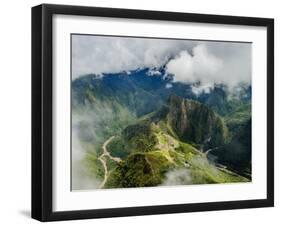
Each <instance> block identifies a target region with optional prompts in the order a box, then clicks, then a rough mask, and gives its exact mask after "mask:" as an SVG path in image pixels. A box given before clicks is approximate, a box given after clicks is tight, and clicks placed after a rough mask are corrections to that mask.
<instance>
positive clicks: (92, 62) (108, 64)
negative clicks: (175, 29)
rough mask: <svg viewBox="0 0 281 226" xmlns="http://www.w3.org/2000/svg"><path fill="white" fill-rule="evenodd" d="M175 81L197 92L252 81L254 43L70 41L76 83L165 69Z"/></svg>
mask: <svg viewBox="0 0 281 226" xmlns="http://www.w3.org/2000/svg"><path fill="white" fill-rule="evenodd" d="M165 64H166V66H167V68H166V71H167V73H170V74H173V75H174V82H184V83H192V84H193V88H192V90H193V91H194V93H200V92H202V91H203V90H204V91H205V92H207V91H208V90H209V89H210V88H212V87H213V86H214V84H225V85H227V86H228V87H230V88H233V87H235V86H237V85H238V84H239V83H246V84H250V82H251V66H252V65H251V44H250V43H232V42H215V41H192V40H172V39H152V38H131V37H113V36H92V35H73V36H72V78H73V79H75V78H77V77H79V76H82V75H85V74H89V73H94V74H100V75H101V74H103V73H118V72H122V71H125V72H129V71H130V70H135V69H138V68H144V67H148V68H150V69H151V70H150V72H149V73H150V75H155V74H157V73H158V70H157V68H159V67H161V66H163V65H165Z"/></svg>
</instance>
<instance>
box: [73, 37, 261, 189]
mask: <svg viewBox="0 0 281 226" xmlns="http://www.w3.org/2000/svg"><path fill="white" fill-rule="evenodd" d="M70 40H71V41H70V45H71V66H70V67H71V68H70V71H71V73H70V76H71V100H70V101H71V151H70V161H71V175H70V181H71V183H70V185H71V188H70V189H71V191H82V190H93V189H117V188H118V189H125V188H144V187H159V186H192V185H196V186H204V185H206V184H209V185H210V184H229V183H249V182H251V181H252V124H251V120H252V43H251V42H237V41H236V42H232V41H217V40H199V39H198V40H196V39H173V38H163V37H133V36H114V35H101V34H98V35H96V34H79V33H72V34H71V35H70ZM255 151H258V150H255Z"/></svg>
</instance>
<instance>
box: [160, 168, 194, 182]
mask: <svg viewBox="0 0 281 226" xmlns="http://www.w3.org/2000/svg"><path fill="white" fill-rule="evenodd" d="M188 184H192V178H191V176H190V172H189V170H188V169H175V170H171V171H169V172H168V173H167V174H166V179H165V181H164V182H163V183H162V184H161V185H163V186H169V185H188Z"/></svg>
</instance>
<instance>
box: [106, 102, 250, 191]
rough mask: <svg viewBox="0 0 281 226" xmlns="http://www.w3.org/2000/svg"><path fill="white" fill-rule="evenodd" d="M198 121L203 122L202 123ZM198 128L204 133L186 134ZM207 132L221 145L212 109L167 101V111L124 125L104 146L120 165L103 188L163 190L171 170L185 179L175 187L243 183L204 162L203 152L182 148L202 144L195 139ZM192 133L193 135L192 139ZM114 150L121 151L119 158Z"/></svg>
mask: <svg viewBox="0 0 281 226" xmlns="http://www.w3.org/2000/svg"><path fill="white" fill-rule="evenodd" d="M195 114H197V115H201V116H200V117H202V120H201V121H200V120H196V119H195V116H194V115H195ZM175 115H176V116H177V117H179V118H180V122H181V123H182V124H183V125H184V129H183V130H181V128H178V127H177V125H175V124H174V123H175V122H174V121H173V117H174V116H175ZM200 117H199V118H200ZM204 117H205V118H206V119H207V120H206V122H203V118H204ZM200 123H203V125H200ZM199 126H202V127H205V128H204V129H203V128H201V129H199V130H198V131H197V130H194V129H193V130H192V129H190V128H192V127H193V128H199ZM187 128H189V129H187ZM202 130H204V131H203V132H202ZM208 131H210V134H211V133H212V132H214V131H216V134H215V136H214V137H215V138H216V139H214V140H217V139H218V138H219V139H218V140H219V143H220V144H222V143H223V142H224V141H225V134H226V131H225V127H224V125H223V121H222V120H221V119H220V118H219V116H217V115H216V114H215V113H214V112H213V111H212V110H210V109H208V108H205V107H203V106H202V105H201V104H200V103H197V102H194V101H190V100H184V99H181V98H178V97H171V98H170V99H169V102H168V105H167V106H165V107H164V108H162V109H161V110H159V111H157V112H155V113H153V114H150V115H149V116H148V117H144V119H142V120H140V121H139V122H138V123H136V124H134V125H130V126H128V127H127V128H126V129H124V131H123V132H122V135H121V136H120V137H118V138H116V140H115V143H114V144H113V145H111V146H110V145H109V151H110V152H111V154H112V155H113V156H116V153H117V156H119V157H121V156H122V157H123V161H121V162H120V163H119V164H118V165H117V167H116V168H115V169H114V170H113V171H111V173H110V175H109V178H108V180H107V183H106V184H105V187H107V188H112V187H145V186H156V185H162V184H163V185H165V184H166V180H167V177H168V175H169V174H170V173H171V172H174V171H177V170H186V172H187V173H186V174H185V176H188V180H187V179H185V178H182V180H179V181H178V182H177V183H179V184H204V183H227V182H241V181H247V179H246V178H244V177H241V176H239V175H237V174H235V173H233V172H231V171H229V170H227V169H226V168H222V167H217V166H216V165H214V164H212V163H210V162H209V161H208V159H207V156H206V154H205V153H203V152H201V151H199V150H198V149H197V148H196V147H195V146H193V145H191V144H189V143H188V142H189V141H191V142H194V143H195V142H196V143H198V142H203V141H204V139H205V137H200V136H199V135H200V134H201V133H205V132H208ZM189 133H190V134H189ZM194 133H195V134H197V133H198V135H197V136H193V135H192V134H194ZM210 134H209V135H210ZM194 137H195V138H197V139H198V140H195V138H194ZM217 137H218V138H217ZM210 140H212V139H210ZM211 144H212V145H214V144H215V143H214V142H213V143H211ZM120 147H122V148H123V153H122V154H121V155H120ZM124 153H125V154H124Z"/></svg>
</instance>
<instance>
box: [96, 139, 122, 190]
mask: <svg viewBox="0 0 281 226" xmlns="http://www.w3.org/2000/svg"><path fill="white" fill-rule="evenodd" d="M114 138H115V136H112V137H110V138H108V139H107V140H106V141H105V142H104V143H103V145H102V150H103V153H102V154H101V155H100V157H99V158H98V160H100V161H101V163H102V165H103V168H104V178H103V181H102V183H101V184H100V186H99V188H103V186H104V185H105V183H106V181H107V178H108V169H107V164H106V159H105V158H104V157H105V156H107V157H108V158H110V159H111V160H113V161H115V162H120V161H121V159H120V158H118V157H113V156H111V155H110V153H109V152H108V151H107V149H106V146H107V145H108V144H109V143H110V142H111V141H112V140H113V139H114Z"/></svg>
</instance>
